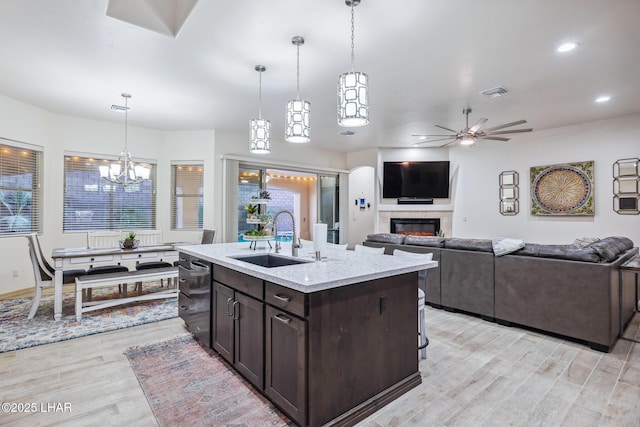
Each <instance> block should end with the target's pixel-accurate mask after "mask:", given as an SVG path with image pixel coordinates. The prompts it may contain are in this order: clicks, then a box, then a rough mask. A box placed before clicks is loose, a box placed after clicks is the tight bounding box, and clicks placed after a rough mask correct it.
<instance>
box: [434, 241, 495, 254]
mask: <svg viewBox="0 0 640 427" xmlns="http://www.w3.org/2000/svg"><path fill="white" fill-rule="evenodd" d="M444 247H445V248H448V249H463V250H467V251H478V252H493V245H492V243H491V240H486V239H456V238H450V239H445V241H444Z"/></svg>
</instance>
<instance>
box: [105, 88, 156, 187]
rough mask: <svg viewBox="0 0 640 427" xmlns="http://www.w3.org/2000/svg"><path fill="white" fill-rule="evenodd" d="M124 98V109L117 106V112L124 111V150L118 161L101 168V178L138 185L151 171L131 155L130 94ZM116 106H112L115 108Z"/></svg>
mask: <svg viewBox="0 0 640 427" xmlns="http://www.w3.org/2000/svg"><path fill="white" fill-rule="evenodd" d="M121 95H122V97H123V98H124V108H123V107H119V106H115V109H116V110H122V109H124V150H122V152H121V153H120V156H119V157H118V160H117V161H115V162H113V163H111V164H110V165H108V166H107V165H105V166H100V168H99V169H100V177H101V178H102V179H105V180H107V181H109V182H112V183H114V184H121V185H124V186H127V185H131V184H137V183H139V182H141V181H143V180H145V179H149V174H150V172H151V169H150V168H148V167H145V166H142V165H138V164H135V163H134V162H133V160H132V159H131V153H130V152H129V148H128V147H127V125H128V117H129V102H128V101H129V98H131V95H130V94H128V93H123V94H121ZM113 107H114V106H112V108H113Z"/></svg>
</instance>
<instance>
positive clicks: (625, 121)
mask: <svg viewBox="0 0 640 427" xmlns="http://www.w3.org/2000/svg"><path fill="white" fill-rule="evenodd" d="M639 134H640V115H630V116H625V117H617V118H613V119H608V120H601V121H596V122H589V123H583V124H580V125H575V126H566V127H561V128H554V129H547V130H540V131H534V132H532V133H530V134H520V135H516V136H514V137H513V138H512V139H511V141H509V142H506V143H501V142H493V141H485V142H480V143H478V144H476V146H475V147H472V148H464V147H455V148H451V149H450V150H448V153H447V150H438V149H380V150H367V151H364V152H357V153H350V154H349V155H348V156H347V160H348V166H349V167H350V168H355V167H357V166H372V167H376V168H378V170H379V169H380V168H381V164H382V162H384V161H398V160H420V161H424V160H446V159H447V158H448V159H449V160H450V161H451V174H452V182H451V185H452V187H451V192H450V194H451V198H450V200H448V201H447V200H435V203H436V204H439V203H449V204H450V205H451V206H452V208H453V224H452V234H451V235H452V236H454V237H469V238H491V237H497V236H506V237H514V238H522V239H524V240H526V241H528V242H540V243H571V242H573V240H575V239H576V238H577V237H584V236H587V237H601V238H602V237H606V236H612V235H620V236H627V237H629V238H630V239H631V240H633V242H634V243H635V245H640V215H618V214H617V213H615V212H614V211H613V199H612V197H613V190H612V188H613V184H612V181H613V180H612V165H613V163H614V162H615V161H616V160H618V159H623V158H630V157H640V142H639V140H638V135H639ZM373 151H375V153H377V154H378V155H377V157H376V155H374V153H373ZM587 160H593V161H594V162H595V164H594V169H595V183H594V189H595V190H594V191H595V193H594V194H595V204H596V214H595V216H592V217H555V216H554V217H541V216H533V215H531V214H530V211H531V202H530V185H529V180H530V179H529V169H530V168H531V167H532V166H543V165H551V164H556V163H566V162H577V161H587ZM508 170H515V171H517V172H518V173H519V174H520V213H519V214H518V215H515V216H503V215H501V214H500V212H499V205H498V175H499V174H500V172H502V171H508ZM377 175H378V178H376V184H375V185H376V187H377V188H376V193H377V194H379V191H380V177H379V175H380V172H378V173H377ZM353 185H354V186H358V185H360V184H358V183H357V182H355V181H354V182H353ZM361 185H362V188H358V187H354V188H352V189H351V193H353V194H356V193H358V194H359V193H360V191H363V189H367V188H368V184H367V183H362V184H361ZM376 202H377V204H376V209H378V208H379V207H380V205H381V204H382V205H383V206H384V205H385V204H392V203H395V201H393V200H388V199H385V200H376ZM431 209H437V206H434V207H432V208H431ZM377 231H378V226H377V225H376V226H374V227H372V229H371V230H370V231H369V232H371V233H372V232H377Z"/></svg>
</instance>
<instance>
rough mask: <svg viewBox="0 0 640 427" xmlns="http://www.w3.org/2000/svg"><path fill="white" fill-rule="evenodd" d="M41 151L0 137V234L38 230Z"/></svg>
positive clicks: (39, 228)
mask: <svg viewBox="0 0 640 427" xmlns="http://www.w3.org/2000/svg"><path fill="white" fill-rule="evenodd" d="M41 165H42V151H40V150H36V149H34V147H33V146H30V145H28V144H23V143H20V142H16V141H11V140H7V139H3V138H0V235H2V236H5V235H13V234H16V233H33V232H42V221H41V204H42V202H41V200H42V198H41V193H40V180H41V169H42V167H41Z"/></svg>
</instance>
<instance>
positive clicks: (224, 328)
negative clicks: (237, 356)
mask: <svg viewBox="0 0 640 427" xmlns="http://www.w3.org/2000/svg"><path fill="white" fill-rule="evenodd" d="M212 289H213V304H212V312H211V323H212V325H211V339H212V341H213V349H214V350H216V351H217V352H218V353H220V355H221V356H222V357H224V358H225V359H227V361H229V362H230V363H233V326H234V325H233V323H234V322H233V316H232V314H233V313H232V306H233V301H234V300H233V289H231V288H228V287H226V286H224V285H222V284H220V283H218V282H213V287H212Z"/></svg>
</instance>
